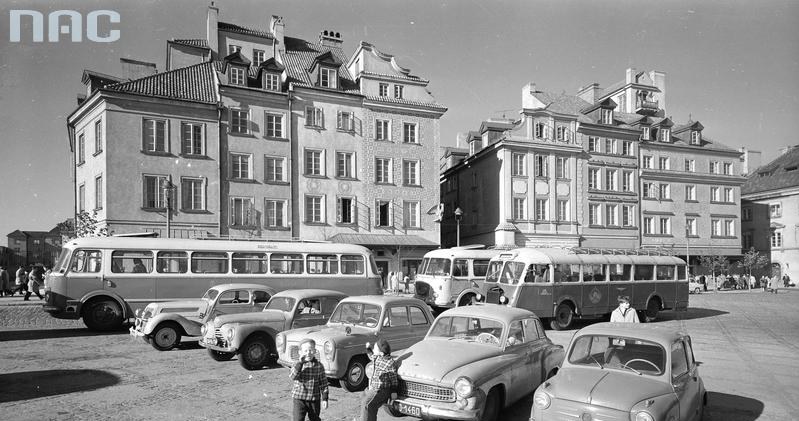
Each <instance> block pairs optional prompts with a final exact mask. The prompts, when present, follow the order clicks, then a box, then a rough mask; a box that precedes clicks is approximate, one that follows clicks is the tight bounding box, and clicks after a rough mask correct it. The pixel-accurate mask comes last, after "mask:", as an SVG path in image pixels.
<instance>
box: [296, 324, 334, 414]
mask: <svg viewBox="0 0 799 421" xmlns="http://www.w3.org/2000/svg"><path fill="white" fill-rule="evenodd" d="M289 377H291V380H292V386H291V397H292V399H293V400H294V409H293V411H292V420H293V421H305V415H308V419H309V420H310V421H319V420H321V418H319V414H320V413H321V409H327V396H328V391H327V376H326V375H325V367H324V366H323V365H322V363H321V362H319V361H318V360H317V359H316V342H315V341H314V340H313V339H309V338H306V339H303V340H302V341H301V342H300V360H299V361H297V364H294V367H292V368H291V373H290V374H289Z"/></svg>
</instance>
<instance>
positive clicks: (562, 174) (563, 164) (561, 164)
mask: <svg viewBox="0 0 799 421" xmlns="http://www.w3.org/2000/svg"><path fill="white" fill-rule="evenodd" d="M555 177H557V178H569V158H566V157H564V156H559V157H557V158H555Z"/></svg>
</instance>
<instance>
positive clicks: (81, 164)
mask: <svg viewBox="0 0 799 421" xmlns="http://www.w3.org/2000/svg"><path fill="white" fill-rule="evenodd" d="M85 163H86V161H80V162H78V163H77V164H75V166H76V167H80V166H83V164H85Z"/></svg>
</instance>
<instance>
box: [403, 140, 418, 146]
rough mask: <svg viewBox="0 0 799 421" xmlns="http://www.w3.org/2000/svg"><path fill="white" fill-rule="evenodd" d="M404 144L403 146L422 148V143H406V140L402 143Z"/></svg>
mask: <svg viewBox="0 0 799 421" xmlns="http://www.w3.org/2000/svg"><path fill="white" fill-rule="evenodd" d="M402 144H403V145H408V146H422V143H421V142H406V141H404V140H403V141H402Z"/></svg>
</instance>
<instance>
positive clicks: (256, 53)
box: [252, 50, 266, 67]
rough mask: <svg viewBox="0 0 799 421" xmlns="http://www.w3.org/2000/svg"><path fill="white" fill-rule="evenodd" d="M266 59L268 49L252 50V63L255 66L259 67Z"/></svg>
mask: <svg viewBox="0 0 799 421" xmlns="http://www.w3.org/2000/svg"><path fill="white" fill-rule="evenodd" d="M264 61H266V51H264V50H252V64H253V66H255V67H258V66H260V65H261V63H263V62H264Z"/></svg>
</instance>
